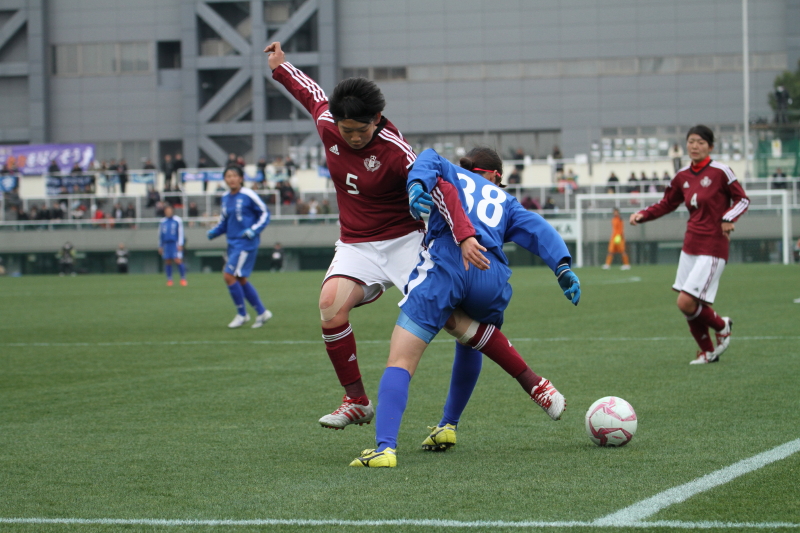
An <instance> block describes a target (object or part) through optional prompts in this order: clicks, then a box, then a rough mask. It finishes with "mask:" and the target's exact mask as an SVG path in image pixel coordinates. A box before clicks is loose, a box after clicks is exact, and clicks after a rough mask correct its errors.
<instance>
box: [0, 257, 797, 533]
mask: <svg viewBox="0 0 800 533" xmlns="http://www.w3.org/2000/svg"><path fill="white" fill-rule="evenodd" d="M674 272H675V266H646V267H634V269H633V270H632V271H629V272H620V271H618V270H612V271H602V270H600V269H584V270H581V271H579V272H578V274H579V275H580V277H581V281H582V286H583V297H582V301H581V304H580V305H579V306H578V307H577V308H574V307H573V306H572V305H570V304H569V303H568V302H567V301H566V299H565V298H564V297H563V296H562V295H561V293H560V291H559V289H558V286H557V284H556V282H555V280H554V278H553V275H552V273H550V272H549V271H548V270H546V269H544V268H518V269H515V272H514V276H513V278H512V284H513V286H514V292H515V294H514V299H513V302H512V305H511V306H510V308H509V310H508V312H507V314H506V324H505V326H504V328H503V331H504V332H505V333H506V335H507V336H508V337H509V338H510V339H512V340H513V341H514V344H515V346H516V347H517V349H518V350H519V351H520V352H521V353H522V354H523V356H524V357H525V358H526V360H527V361H528V363H529V364H530V366H531V367H532V368H533V369H534V370H535V371H536V372H537V373H539V374H542V375H544V376H546V377H548V378H549V379H551V380H552V381H553V383H554V384H555V385H556V386H557V387H558V388H559V390H561V391H562V392H563V393H564V395H565V396H566V397H567V401H568V410H567V411H566V413H565V415H564V417H563V419H562V420H561V421H559V422H552V421H551V420H550V419H549V418H548V417H547V416H546V415H545V413H543V412H542V411H541V409H539V408H538V407H537V406H536V405H535V404H533V403H532V402H531V401H530V399H529V398H528V397H527V396H526V395H525V394H524V392H523V391H522V390H521V389H520V388H519V386H518V385H517V383H516V381H515V380H513V379H511V378H510V377H508V376H507V375H506V374H505V373H504V372H503V371H502V370H500V369H499V368H498V367H497V366H495V365H494V364H493V363H492V362H491V361H488V360H486V361H485V363H484V372H483V374H482V376H481V379H480V381H479V383H478V386H477V388H476V391H475V394H474V396H473V398H472V401H471V403H470V405H469V406H468V407H467V410H466V412H465V414H464V417H463V419H462V423H461V425H460V427H459V435H458V439H459V440H458V445H457V446H456V447H455V448H453V449H451V450H450V451H448V452H447V453H431V452H424V451H422V450H421V449H420V448H419V445H420V443H421V442H422V440H423V438H424V437H425V436H426V435H427V426H429V425H433V424H434V423H436V422H437V421H438V420H439V417H440V415H441V409H442V405H443V402H444V399H445V396H446V393H447V386H448V382H449V374H450V365H451V363H452V357H453V355H452V350H453V348H452V341H450V340H449V339H448V338H447V336H446V335H445V334H441V335H439V337H437V339H436V340H435V341H434V343H433V344H432V345H431V347H430V348H429V349H428V351H427V352H426V354H425V356H424V357H423V359H422V363H421V364H420V367H419V369H418V371H417V374H416V375H415V377H414V379H413V381H412V383H411V393H410V399H409V404H408V409H407V411H406V415H405V418H404V420H403V425H402V428H401V432H400V441H399V449H398V467H397V468H395V469H377V470H369V469H355V468H349V467H348V466H347V465H348V463H349V462H350V461H351V460H352V459H353V458H354V457H356V456H357V455H358V454H359V452H360V451H361V450H363V449H365V448H371V447H374V426H373V425H370V426H363V427H348V428H347V429H346V430H344V431H331V430H327V429H323V428H321V427H320V426H319V425H318V424H317V419H318V418H319V417H320V416H321V415H323V414H325V413H327V412H330V411H331V410H332V409H333V408H335V407H336V406H337V405H338V402H339V400H340V398H341V388H340V387H339V385H338V382H337V380H336V377H335V374H334V373H333V371H332V368H331V365H330V362H329V361H328V358H327V356H326V354H325V351H324V347H323V343H322V340H321V338H320V330H319V325H318V311H317V309H316V302H317V296H318V288H319V282H320V281H321V278H322V273H321V272H298V273H278V274H275V273H272V274H267V273H257V274H255V275H254V276H253V277H252V278H251V280H252V281H253V283H254V285H255V286H256V287H257V288H258V289H259V291H260V293H261V295H262V298H263V299H264V301H265V304H266V305H267V307H268V308H269V309H270V310H272V311H273V313H274V314H275V317H274V318H273V319H272V320H271V321H270V322H269V323H268V324H267V325H266V326H265V327H264V328H262V329H259V330H252V329H250V328H249V327H246V328H243V329H241V330H229V329H227V327H226V325H227V323H228V322H229V321H230V319H231V318H232V317H233V315H234V309H233V305H232V304H231V302H230V299H229V296H228V293H227V291H226V290H225V287H224V284H223V281H222V279H221V276H220V275H219V274H214V275H200V274H190V277H189V283H190V285H189V287H186V288H183V287H178V286H176V287H172V288H167V287H165V286H164V280H163V278H162V277H160V276H145V275H141V276H127V277H121V276H111V275H108V276H83V277H81V276H79V277H75V278H70V277H65V278H60V277H50V276H42V277H23V278H0V310H2V320H0V367H1V368H2V372H0V491H1V492H0V494H2V496H1V497H0V530H3V531H12V532H22V531H24V532H28V531H37V532H38V531H59V532H61V531H93V532H94V531H103V532H105V531H263V530H269V531H301V530H309V529H310V530H314V531H336V532H345V531H348V532H351V531H357V532H370V531H381V532H385V531H419V532H422V531H439V530H446V531H492V532H500V531H522V530H543V531H559V530H565V531H575V532H577V531H581V532H582V531H594V530H598V531H612V530H614V531H616V530H623V531H625V530H634V529H636V528H635V527H613V528H611V529H609V528H602V527H600V526H599V525H591V524H588V523H591V522H592V521H594V520H596V519H599V518H601V517H604V516H606V515H609V514H611V513H614V512H616V511H618V510H620V509H622V508H624V507H627V506H630V505H633V504H635V503H637V502H640V501H642V500H645V499H647V498H650V497H652V496H655V495H658V494H659V493H662V492H663V491H666V490H667V489H670V488H673V487H677V486H680V485H682V484H684V483H688V482H690V481H693V480H695V479H697V478H699V477H702V476H704V475H706V474H710V473H712V472H714V471H717V470H719V469H722V468H724V467H727V466H729V465H732V464H734V463H737V462H738V461H741V460H743V459H746V458H749V457H752V456H754V455H757V454H759V453H762V452H766V451H768V450H771V449H773V448H775V447H777V446H779V445H782V444H785V443H788V442H790V441H795V440H797V439H798V438H800V350H798V348H797V344H798V340H800V332H798V324H800V320H798V318H800V305H798V304H794V303H793V302H792V300H793V299H794V298H797V297H800V281H798V280H800V276H798V272H797V267H796V266H782V265H739V264H737V265H731V266H729V267H728V268H727V270H726V272H725V274H724V276H723V279H722V287H721V290H720V293H719V295H718V298H717V303H716V305H715V307H716V309H717V310H718V311H719V312H720V314H721V315H730V316H732V317H733V318H734V321H735V327H734V330H733V332H734V334H733V340H732V342H731V347H730V348H729V350H728V351H727V352H726V353H725V355H724V356H723V357H722V361H721V362H720V363H719V364H713V365H701V366H689V364H688V363H689V361H690V360H691V359H692V358H693V357H694V354H695V345H694V342H693V340H692V339H691V337H690V335H689V332H688V328H687V327H686V324H685V320H684V319H683V318H682V317H681V315H680V313H679V312H678V310H677V308H676V307H675V304H674V302H675V294H674V293H673V292H672V291H671V290H670V285H671V283H672V280H673V277H674ZM398 300H399V292H397V291H396V290H395V289H392V290H391V291H390V292H389V293H387V294H386V295H385V296H384V297H383V298H381V299H380V300H378V301H377V302H376V303H374V304H372V305H370V306H368V307H366V308H361V309H357V310H356V311H355V312H354V313H353V315H352V323H353V328H354V331H355V333H356V337H357V339H358V341H359V360H360V363H361V369H362V373H363V375H364V380H365V383H366V385H367V390H368V392H369V394H370V395H371V396H372V397H373V398H375V397H376V396H377V384H378V380H379V379H380V376H381V373H382V370H383V367H384V365H385V361H386V357H387V355H388V339H389V337H390V335H391V331H392V328H393V325H394V321H395V319H396V317H397V307H396V305H395V304H396V302H397V301H398ZM251 314H252V313H251ZM606 395H616V396H621V397H623V398H625V399H626V400H628V401H629V402H630V403H631V404H632V405H633V406H634V408H635V409H636V411H637V414H638V417H639V429H638V432H637V434H636V436H635V438H634V439H633V441H632V442H631V443H630V444H629V445H628V446H627V447H624V448H619V449H604V448H598V447H596V446H594V445H593V444H592V443H591V442H590V441H589V439H588V438H587V436H586V434H585V431H584V421H583V415H584V413H585V411H586V409H587V408H588V407H589V405H590V404H591V403H592V402H593V401H594V400H596V399H597V398H600V397H602V396H606ZM9 519H32V520H31V521H30V522H28V523H20V522H19V521H13V520H9ZM39 519H68V521H67V523H54V522H52V521H47V520H39ZM72 519H88V520H90V521H89V522H87V523H75V522H74V521H73V522H69V520H72ZM97 519H118V520H120V521H119V522H116V523H113V522H111V523H107V524H104V523H100V522H98V521H97ZM158 519H163V520H173V522H165V523H162V524H159V523H158V522H155V520H158ZM137 520H144V522H136V521H137ZM147 520H151V521H150V522H149V521H147ZM214 520H232V521H235V522H230V523H219V524H215V523H214V522H210V521H214ZM246 520H251V521H252V522H249V523H248V522H242V521H246ZM267 520H274V522H272V523H270V522H268V521H267ZM314 520H321V521H327V520H329V521H333V522H322V523H315V522H308V521H314ZM336 520H340V521H345V522H341V523H335V521H336ZM376 520H385V521H388V522H385V523H383V524H379V523H371V522H370V521H376ZM414 520H418V521H431V522H413V521H414ZM647 520H648V521H651V522H652V521H671V522H669V523H666V522H659V525H658V527H655V525H654V526H653V527H650V528H649V529H648V531H656V530H664V531H677V530H679V529H687V528H691V527H693V526H692V524H695V525H696V523H698V522H709V521H712V522H713V521H719V522H721V524H717V525H718V526H719V529H720V530H726V531H731V530H732V529H731V528H730V527H729V528H728V529H725V527H724V526H725V525H726V524H727V525H728V526H730V524H738V525H737V526H735V527H734V528H733V529H748V528H749V527H756V526H759V525H760V526H761V527H762V528H763V527H766V528H767V529H774V528H777V525H776V523H784V525H785V527H787V528H792V529H794V530H797V528H798V527H800V453H796V454H791V455H789V456H788V457H787V458H785V459H782V460H779V461H775V462H773V463H771V464H769V465H766V466H764V467H763V468H759V469H756V470H754V471H752V472H750V473H747V474H744V475H742V476H739V477H736V478H735V479H733V480H732V481H730V482H728V483H724V484H720V485H719V486H716V487H714V488H711V489H710V490H708V491H705V492H701V493H699V494H697V495H695V496H693V497H691V498H689V499H687V500H686V501H684V502H682V503H677V504H675V505H671V506H667V507H666V508H664V509H663V510H661V511H659V512H657V513H656V514H654V515H652V516H651V517H649V518H647ZM205 521H209V522H205ZM304 521H305V522H304ZM347 521H350V522H347ZM447 521H454V522H447ZM523 523H528V524H527V525H526V524H523ZM746 523H750V526H746V525H745V524H746ZM315 524H316V525H315ZM770 524H772V525H770ZM706 525H709V524H706ZM712 525H713V524H712ZM640 527H642V526H640ZM713 529H715V528H713V527H712V528H711V529H710V530H713Z"/></svg>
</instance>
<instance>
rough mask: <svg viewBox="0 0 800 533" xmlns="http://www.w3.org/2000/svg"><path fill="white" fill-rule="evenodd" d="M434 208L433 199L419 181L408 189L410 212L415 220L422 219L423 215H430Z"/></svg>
mask: <svg viewBox="0 0 800 533" xmlns="http://www.w3.org/2000/svg"><path fill="white" fill-rule="evenodd" d="M432 206H433V198H431V195H430V194H428V193H426V192H425V189H423V188H422V184H421V183H420V182H418V181H415V182H413V183H412V184H411V185H410V186H409V187H408V210H409V211H410V212H411V216H412V217H414V219H415V220H419V219H420V218H422V213H425V214H428V213H430V212H431V210H430V209H429V208H430V207H432Z"/></svg>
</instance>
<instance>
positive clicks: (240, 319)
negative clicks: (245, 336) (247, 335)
mask: <svg viewBox="0 0 800 533" xmlns="http://www.w3.org/2000/svg"><path fill="white" fill-rule="evenodd" d="M248 322H250V315H239V314H237V315H236V316H235V317H234V318H233V320H231V323H230V324H228V327H229V328H231V329H235V328H240V327H242V326H243V325H245V324H247V323H248Z"/></svg>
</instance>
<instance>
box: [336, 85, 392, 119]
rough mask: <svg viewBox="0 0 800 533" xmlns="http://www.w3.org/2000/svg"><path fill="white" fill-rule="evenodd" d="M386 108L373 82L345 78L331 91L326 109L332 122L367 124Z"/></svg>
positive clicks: (381, 95)
mask: <svg viewBox="0 0 800 533" xmlns="http://www.w3.org/2000/svg"><path fill="white" fill-rule="evenodd" d="M385 107H386V100H385V99H384V97H383V93H381V90H380V88H378V86H377V85H375V82H374V81H372V80H368V79H366V78H347V79H345V80H342V81H340V82H339V83H338V84H337V85H336V87H335V88H334V89H333V96H331V98H330V101H329V102H328V109H329V110H330V112H331V115H333V120H335V121H336V122H339V121H340V120H347V119H352V120H355V121H356V122H363V123H364V124H369V123H370V122H372V119H374V118H375V115H377V114H378V113H380V112H381V111H383V109H384V108H385Z"/></svg>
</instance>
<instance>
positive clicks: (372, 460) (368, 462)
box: [350, 448, 397, 468]
mask: <svg viewBox="0 0 800 533" xmlns="http://www.w3.org/2000/svg"><path fill="white" fill-rule="evenodd" d="M350 466H362V467H366V468H394V467H396V466H397V455H396V454H395V451H394V449H393V448H386V449H384V450H383V451H382V452H378V451H375V450H364V451H363V452H361V457H356V458H355V459H353V461H352V462H351V463H350Z"/></svg>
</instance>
